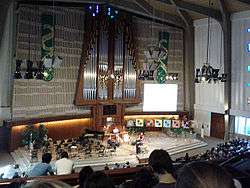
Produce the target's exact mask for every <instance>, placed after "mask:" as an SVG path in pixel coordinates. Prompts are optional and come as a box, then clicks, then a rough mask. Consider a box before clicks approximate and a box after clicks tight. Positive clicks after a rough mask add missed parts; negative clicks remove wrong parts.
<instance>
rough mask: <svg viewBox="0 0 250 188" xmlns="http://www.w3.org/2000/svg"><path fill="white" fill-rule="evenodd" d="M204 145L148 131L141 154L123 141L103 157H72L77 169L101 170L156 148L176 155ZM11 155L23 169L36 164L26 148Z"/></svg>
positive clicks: (133, 162) (132, 163)
mask: <svg viewBox="0 0 250 188" xmlns="http://www.w3.org/2000/svg"><path fill="white" fill-rule="evenodd" d="M136 138H137V135H134V136H131V140H132V141H134V140H136ZM105 142H106V141H105ZM103 144H106V143H103ZM204 146H207V143H206V142H203V141H201V140H199V139H195V138H179V137H178V138H175V137H170V136H167V135H166V134H164V133H161V132H146V133H145V139H144V144H143V146H142V153H141V154H139V155H137V154H136V149H135V146H132V145H131V144H130V143H129V144H126V143H123V144H121V146H120V147H118V148H117V149H116V152H112V153H106V154H105V155H104V156H102V157H98V156H97V155H92V156H91V157H86V156H84V155H83V154H81V153H78V154H76V155H74V157H72V158H71V159H72V160H74V163H75V165H74V168H75V169H76V171H79V170H80V169H81V168H82V167H83V166H87V165H89V166H92V167H93V168H94V169H96V170H101V169H103V167H104V166H105V164H108V165H109V167H110V168H113V167H114V164H115V163H118V164H120V166H123V164H125V163H126V162H127V161H128V162H129V163H130V166H136V165H138V164H139V160H138V159H145V158H148V157H149V155H150V153H151V152H152V151H153V150H154V149H164V150H167V151H168V152H169V154H170V155H174V154H177V153H182V152H185V151H189V150H193V149H196V148H201V147H204ZM11 155H12V157H13V158H14V160H15V162H16V163H17V164H19V165H20V170H21V171H29V169H30V168H31V167H32V166H33V165H34V163H31V162H30V153H29V151H28V150H26V149H24V148H19V149H17V150H15V151H14V152H12V153H11ZM40 157H41V154H40V155H39V158H40ZM53 158H54V157H53ZM39 161H40V159H39ZM53 163H54V161H52V165H53Z"/></svg>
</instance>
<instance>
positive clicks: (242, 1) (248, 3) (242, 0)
mask: <svg viewBox="0 0 250 188" xmlns="http://www.w3.org/2000/svg"><path fill="white" fill-rule="evenodd" d="M237 1H239V2H241V3H245V4H247V5H250V1H249V0H237Z"/></svg>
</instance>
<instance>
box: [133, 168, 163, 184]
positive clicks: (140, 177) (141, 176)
mask: <svg viewBox="0 0 250 188" xmlns="http://www.w3.org/2000/svg"><path fill="white" fill-rule="evenodd" d="M157 183H158V180H157V178H156V177H155V176H154V174H153V172H151V171H149V169H148V168H142V169H141V170H140V171H139V172H138V173H137V174H136V179H135V187H136V188H151V187H153V186H155V185H156V184H157Z"/></svg>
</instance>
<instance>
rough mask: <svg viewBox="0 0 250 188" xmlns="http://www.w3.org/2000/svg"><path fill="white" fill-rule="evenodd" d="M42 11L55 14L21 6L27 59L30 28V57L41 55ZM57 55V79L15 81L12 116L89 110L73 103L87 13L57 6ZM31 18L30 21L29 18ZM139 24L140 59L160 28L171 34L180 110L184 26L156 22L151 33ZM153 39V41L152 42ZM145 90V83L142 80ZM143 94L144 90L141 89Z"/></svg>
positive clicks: (21, 49)
mask: <svg viewBox="0 0 250 188" xmlns="http://www.w3.org/2000/svg"><path fill="white" fill-rule="evenodd" d="M42 13H47V14H52V13H51V9H49V8H48V7H43V8H40V9H39V11H36V7H33V10H31V9H29V8H28V7H21V8H20V13H19V25H18V34H17V58H19V59H27V58H28V45H29V44H28V40H29V35H28V33H29V31H30V29H31V28H32V34H31V49H33V50H32V51H31V60H34V61H35V60H36V59H39V58H40V49H39V45H40V32H41V31H40V24H37V23H36V22H37V21H38V22H40V20H39V17H38V16H31V15H38V14H40V15H41V14H42ZM55 15H56V54H57V55H59V56H61V57H62V58H63V65H62V66H61V67H60V68H58V69H56V74H55V79H53V80H52V81H51V82H45V81H41V80H35V79H32V80H25V79H21V80H15V81H14V93H13V117H14V118H23V117H25V118H30V117H38V116H55V115H60V114H79V113H89V112H90V111H89V109H88V108H87V107H76V106H74V105H73V100H74V94H75V86H76V81H77V76H78V68H79V62H80V53H81V47H82V41H83V23H84V13H83V11H79V10H77V9H66V8H56V11H55ZM29 18H31V20H29ZM134 21H136V23H137V30H138V32H137V39H138V48H139V62H140V63H142V62H144V61H145V56H144V53H143V51H144V50H145V48H146V46H147V45H148V44H152V43H154V44H157V42H158V33H159V31H167V32H169V33H170V45H169V66H168V68H169V72H177V73H179V80H178V81H169V82H168V83H178V110H183V108H184V88H183V79H184V78H183V33H182V30H181V29H176V28H173V27H168V26H165V25H160V24H153V32H152V34H151V28H152V24H151V22H149V21H147V20H143V19H138V18H135V19H134ZM152 41H153V42H152ZM142 91H143V82H142ZM142 96H143V92H142ZM133 109H136V110H142V105H141V104H140V105H139V106H136V107H135V108H133Z"/></svg>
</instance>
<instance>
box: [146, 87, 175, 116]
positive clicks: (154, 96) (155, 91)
mask: <svg viewBox="0 0 250 188" xmlns="http://www.w3.org/2000/svg"><path fill="white" fill-rule="evenodd" d="M177 90H178V85H177V84H144V97H143V111H144V112H169V111H176V110H177Z"/></svg>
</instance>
